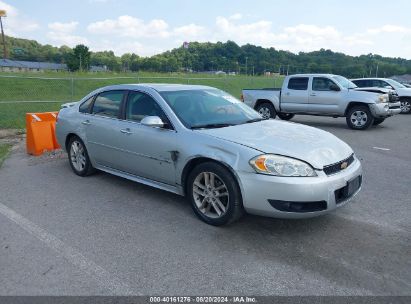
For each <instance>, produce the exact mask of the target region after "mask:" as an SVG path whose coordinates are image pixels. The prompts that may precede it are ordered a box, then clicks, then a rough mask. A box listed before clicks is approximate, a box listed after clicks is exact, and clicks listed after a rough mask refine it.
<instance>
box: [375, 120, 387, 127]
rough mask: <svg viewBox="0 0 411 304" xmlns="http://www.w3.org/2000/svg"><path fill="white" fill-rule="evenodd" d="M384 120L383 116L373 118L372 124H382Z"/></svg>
mask: <svg viewBox="0 0 411 304" xmlns="http://www.w3.org/2000/svg"><path fill="white" fill-rule="evenodd" d="M384 120H385V118H374V122H373V125H374V126H376V125H379V124H382V123H383V121H384Z"/></svg>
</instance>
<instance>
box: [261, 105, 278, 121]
mask: <svg viewBox="0 0 411 304" xmlns="http://www.w3.org/2000/svg"><path fill="white" fill-rule="evenodd" d="M256 111H257V112H258V113H260V115H261V116H262V117H263V118H264V119H270V118H275V117H276V116H277V113H276V111H275V108H274V106H273V105H272V104H271V103H268V102H263V103H260V104H259V105H258V106H257V108H256Z"/></svg>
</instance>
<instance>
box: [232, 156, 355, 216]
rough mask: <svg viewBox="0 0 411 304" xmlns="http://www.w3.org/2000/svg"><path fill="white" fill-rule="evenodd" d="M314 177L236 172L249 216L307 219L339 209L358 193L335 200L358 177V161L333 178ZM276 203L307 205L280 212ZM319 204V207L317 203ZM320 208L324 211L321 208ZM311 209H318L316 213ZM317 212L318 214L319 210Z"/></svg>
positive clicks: (318, 172) (321, 175) (320, 172)
mask: <svg viewBox="0 0 411 304" xmlns="http://www.w3.org/2000/svg"><path fill="white" fill-rule="evenodd" d="M316 172H317V174H318V176H317V177H278V176H269V175H263V174H257V173H253V172H240V173H239V178H240V182H241V188H242V189H241V190H242V195H243V205H244V208H245V210H246V211H247V212H248V213H251V214H257V215H263V216H269V217H277V218H307V217H313V216H317V215H321V214H325V213H328V212H330V211H332V210H334V209H336V208H337V207H340V206H343V205H344V204H346V203H347V202H349V201H350V200H351V198H352V197H354V196H355V195H356V194H357V193H358V192H359V191H360V190H361V187H360V188H359V189H358V190H357V191H355V193H353V194H352V195H351V196H350V197H347V198H346V199H342V200H341V199H339V198H338V195H337V193H339V190H340V189H343V188H344V187H346V186H347V183H348V182H349V181H351V180H354V179H355V178H356V177H358V176H361V175H362V168H361V163H360V161H359V160H358V159H357V158H355V161H354V162H353V163H352V164H351V165H350V166H349V167H348V168H347V169H344V170H342V171H340V172H339V173H336V174H334V175H329V176H327V175H326V174H325V173H324V172H323V171H316ZM278 202H280V203H281V202H290V203H297V204H298V205H299V206H304V204H306V203H307V204H311V205H310V206H309V205H307V208H304V207H303V208H302V209H301V210H303V211H299V212H290V211H281V210H284V209H283V208H281V207H278V206H280V205H278ZM320 202H321V203H320ZM321 204H322V205H321ZM323 205H324V208H325V209H324V208H323ZM312 206H314V207H315V206H317V207H318V206H321V208H319V209H314V210H318V211H307V210H311V209H310V208H311V207H312ZM320 209H321V210H320Z"/></svg>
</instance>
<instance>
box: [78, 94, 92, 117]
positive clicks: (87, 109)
mask: <svg viewBox="0 0 411 304" xmlns="http://www.w3.org/2000/svg"><path fill="white" fill-rule="evenodd" d="M93 98H94V96H91V97H90V98H89V99H87V100H86V101H85V102H83V103H82V104H81V105H80V108H79V111H80V112H81V113H90V106H91V103H92V101H93Z"/></svg>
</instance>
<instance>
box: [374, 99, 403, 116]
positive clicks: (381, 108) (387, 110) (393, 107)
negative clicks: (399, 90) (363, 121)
mask: <svg viewBox="0 0 411 304" xmlns="http://www.w3.org/2000/svg"><path fill="white" fill-rule="evenodd" d="M369 106H370V110H371V113H372V115H373V116H374V117H379V118H384V117H389V116H393V115H396V114H400V113H401V107H400V106H401V103H400V102H387V103H378V104H370V105H369Z"/></svg>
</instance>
